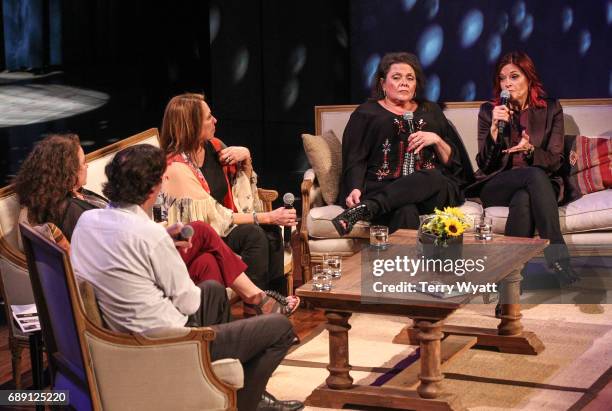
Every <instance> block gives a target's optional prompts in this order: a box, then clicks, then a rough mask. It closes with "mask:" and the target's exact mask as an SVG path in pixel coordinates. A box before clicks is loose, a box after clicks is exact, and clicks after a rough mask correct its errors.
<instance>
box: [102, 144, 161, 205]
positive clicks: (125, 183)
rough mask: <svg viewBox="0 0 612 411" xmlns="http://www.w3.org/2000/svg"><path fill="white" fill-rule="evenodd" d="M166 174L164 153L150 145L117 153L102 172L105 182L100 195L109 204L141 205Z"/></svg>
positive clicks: (129, 148)
mask: <svg viewBox="0 0 612 411" xmlns="http://www.w3.org/2000/svg"><path fill="white" fill-rule="evenodd" d="M165 171H166V156H165V155H164V152H163V151H162V150H161V149H159V148H157V147H155V146H152V145H150V144H138V145H135V146H131V147H127V148H124V149H123V150H121V151H120V152H118V153H117V154H116V155H115V157H114V158H113V159H112V161H111V162H110V163H108V164H107V165H106V167H105V168H104V172H105V173H106V178H107V179H108V182H106V183H105V184H104V188H103V190H102V192H103V193H104V195H105V196H106V197H107V198H108V199H109V200H110V201H112V202H115V203H122V204H138V205H140V204H142V203H144V202H145V200H146V199H147V197H148V196H149V194H150V193H151V190H153V188H154V187H155V186H156V185H158V184H160V183H161V181H162V176H163V175H164V172H165Z"/></svg>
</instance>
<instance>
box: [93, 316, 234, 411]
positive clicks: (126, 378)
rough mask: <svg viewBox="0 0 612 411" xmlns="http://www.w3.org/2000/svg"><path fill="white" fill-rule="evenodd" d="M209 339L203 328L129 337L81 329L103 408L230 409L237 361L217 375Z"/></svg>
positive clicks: (211, 332) (209, 332) (210, 332)
mask: <svg viewBox="0 0 612 411" xmlns="http://www.w3.org/2000/svg"><path fill="white" fill-rule="evenodd" d="M214 335H215V332H214V330H212V329H211V328H206V327H203V328H165V329H156V330H151V331H148V332H146V333H144V334H131V335H128V334H120V335H109V334H107V333H105V332H100V330H95V329H89V330H86V331H85V338H86V341H87V347H88V350H89V352H90V354H91V357H92V362H93V364H95V368H94V370H93V371H94V373H95V380H96V384H97V387H98V391H99V393H100V398H101V400H102V403H103V404H105V405H106V407H105V408H107V409H127V408H132V409H154V410H161V409H223V408H233V404H235V402H234V401H235V391H236V389H237V385H240V383H241V382H242V381H243V379H244V374H243V370H242V367H241V366H240V363H239V362H238V364H236V363H235V362H234V361H232V360H231V359H229V361H226V360H222V361H221V363H220V364H219V365H218V366H217V369H218V370H219V374H217V369H216V368H215V367H213V366H212V364H211V362H210V354H209V344H210V341H212V340H213V339H214ZM236 362H237V361H236ZM221 377H223V378H221Z"/></svg>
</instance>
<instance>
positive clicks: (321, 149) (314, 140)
mask: <svg viewBox="0 0 612 411" xmlns="http://www.w3.org/2000/svg"><path fill="white" fill-rule="evenodd" d="M302 142H303V143H304V151H305V152H306V157H308V162H309V163H310V165H311V166H312V168H313V170H314V172H315V174H316V176H317V180H318V181H319V185H320V186H321V194H322V196H323V200H324V201H325V203H326V204H327V205H332V204H335V203H336V199H337V198H338V191H339V189H340V187H339V186H340V173H341V172H342V144H341V143H340V140H338V138H337V137H336V135H335V134H334V132H333V131H331V130H329V131H326V132H325V133H323V135H321V136H313V135H310V134H302Z"/></svg>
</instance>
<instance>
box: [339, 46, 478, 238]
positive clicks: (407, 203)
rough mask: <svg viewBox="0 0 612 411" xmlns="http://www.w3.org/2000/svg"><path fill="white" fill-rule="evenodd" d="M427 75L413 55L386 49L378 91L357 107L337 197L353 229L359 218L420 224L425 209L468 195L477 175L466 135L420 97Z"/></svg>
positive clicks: (343, 219) (342, 227) (342, 218)
mask: <svg viewBox="0 0 612 411" xmlns="http://www.w3.org/2000/svg"><path fill="white" fill-rule="evenodd" d="M424 83H425V78H424V74H423V71H422V69H421V65H420V64H419V61H418V59H417V58H416V56H415V55H413V54H410V53H389V54H386V55H385V56H384V57H383V58H382V60H381V62H380V64H379V65H378V69H377V71H376V77H375V79H374V83H373V87H372V97H373V98H372V99H370V100H368V101H366V102H365V103H363V104H362V105H360V106H359V107H357V109H356V110H355V112H354V113H353V114H352V115H351V118H350V119H349V122H348V124H347V126H346V129H345V131H344V135H343V138H342V159H343V164H342V178H341V182H340V194H339V196H338V202H339V205H341V206H343V207H344V206H346V207H349V209H348V210H346V211H344V212H343V213H342V214H340V215H339V216H338V217H336V218H335V219H334V220H333V223H334V226H335V227H336V230H338V233H340V234H341V235H345V234H347V233H349V232H350V231H351V230H352V228H353V225H354V224H355V223H356V222H357V221H358V220H370V221H373V222H375V223H382V224H385V225H388V226H389V231H390V232H393V231H395V230H397V229H400V228H417V227H418V224H419V214H427V213H431V212H433V210H434V208H436V207H438V208H441V207H444V206H455V205H459V204H461V203H463V201H464V198H463V193H462V191H461V187H462V186H463V185H464V184H466V183H469V182H470V181H471V180H472V178H473V171H472V168H471V165H470V161H469V157H468V155H467V152H466V150H465V148H464V146H463V143H462V142H461V139H460V138H459V136H458V135H457V133H456V132H455V130H454V129H453V127H452V126H451V125H450V124H449V122H448V120H447V119H446V117H444V114H443V113H442V110H440V108H439V107H438V105H437V104H435V103H431V102H428V101H425V100H424V99H423V97H422V93H423V90H424Z"/></svg>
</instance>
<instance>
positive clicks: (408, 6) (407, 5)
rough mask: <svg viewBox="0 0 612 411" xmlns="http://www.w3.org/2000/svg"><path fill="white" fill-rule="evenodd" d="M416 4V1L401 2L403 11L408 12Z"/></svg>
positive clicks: (404, 0) (405, 0)
mask: <svg viewBox="0 0 612 411" xmlns="http://www.w3.org/2000/svg"><path fill="white" fill-rule="evenodd" d="M415 4H416V0H403V1H402V5H403V6H404V10H406V11H410V10H412V8H413V7H414V5H415Z"/></svg>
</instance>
